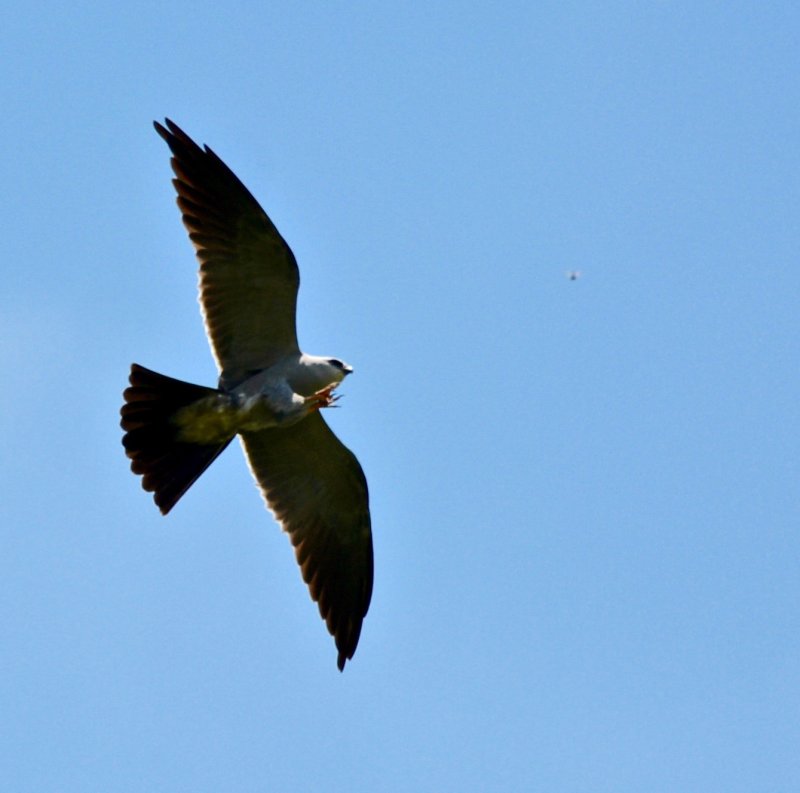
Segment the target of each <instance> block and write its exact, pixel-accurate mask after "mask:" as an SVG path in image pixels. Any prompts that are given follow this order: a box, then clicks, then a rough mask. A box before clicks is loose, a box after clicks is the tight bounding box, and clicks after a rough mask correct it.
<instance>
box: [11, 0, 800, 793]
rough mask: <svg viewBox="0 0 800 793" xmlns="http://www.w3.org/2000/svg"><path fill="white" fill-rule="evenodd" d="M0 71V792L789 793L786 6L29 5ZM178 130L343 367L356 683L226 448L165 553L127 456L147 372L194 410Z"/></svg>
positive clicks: (794, 547) (200, 350)
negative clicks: (231, 177) (268, 229)
mask: <svg viewBox="0 0 800 793" xmlns="http://www.w3.org/2000/svg"><path fill="white" fill-rule="evenodd" d="M0 49H1V50H2V52H3V67H2V72H1V73H0V99H1V100H2V114H0V136H1V137H2V146H0V162H1V172H2V178H3V189H2V191H0V209H1V210H2V224H3V229H4V234H3V236H4V239H5V248H4V251H3V256H2V262H3V264H2V268H3V296H4V300H3V305H2V309H0V366H1V367H2V372H3V376H4V388H3V396H2V398H1V399H2V411H0V429H1V430H2V436H1V437H2V444H3V450H2V455H1V456H0V459H1V460H2V463H0V464H1V465H2V469H3V470H2V491H3V497H2V499H0V635H1V636H2V644H1V645H0V713H1V714H2V718H1V719H0V730H1V731H2V732H0V788H2V789H3V790H8V791H15V793H28V792H29V791H30V792H31V793H33V792H34V791H35V793H42V792H43V791H59V793H62V792H63V791H80V792H81V793H83V792H84V791H86V792H90V791H98V792H100V791H102V792H103V793H107V792H108V791H113V792H114V793H116V792H117V791H120V792H122V793H128V792H129V791H130V792H131V793H134V792H135V793H140V792H141V791H148V793H162V792H163V793H175V792H176V791H187V792H191V793H212V791H213V792H216V791H235V792H239V791H242V792H243V793H250V792H252V793H257V792H259V791H326V792H332V793H336V792H337V791H348V793H368V792H369V793H375V792H377V793H382V792H383V791H386V792H387V793H393V792H394V791H398V792H400V791H422V792H427V791H430V792H431V793H434V792H435V793H447V792H449V791H459V793H461V792H462V791H473V790H474V791H546V792H547V793H597V792H598V791H609V793H612V792H613V793H642V792H643V791H646V792H647V793H659V792H661V791H663V792H664V793H674V792H675V791H680V793H694V792H695V791H697V793H709V791H724V793H739V792H741V793H754V791H756V792H758V793H760V792H761V791H764V792H765V793H767V792H768V793H796V791H798V790H800V751H798V747H800V533H799V529H800V503H799V502H800V499H799V498H798V493H799V492H800V490H799V485H800V464H798V444H799V442H800V419H799V418H798V402H799V401H800V388H798V386H799V385H800V383H799V382H798V380H799V378H798V356H799V355H800V343H799V342H800V323H799V322H798V302H799V300H800V272H799V271H798V262H799V257H798V254H799V253H800V221H799V216H800V215H799V210H800V147H799V146H798V143H799V142H800V77H799V76H798V75H799V74H800V72H799V69H798V67H800V7H799V6H798V4H797V3H796V2H769V1H767V2H725V3H721V2H703V1H702V0H701V1H698V0H693V1H692V2H688V0H687V1H686V2H669V1H664V2H646V1H645V0H641V1H638V2H561V1H559V2H541V3H539V2H537V3H532V2H509V3H500V4H497V3H454V2H450V3H448V2H432V3H424V4H423V3H412V4H389V3H384V4H381V3H297V2H277V3H265V2H232V3H220V2H213V3H212V2H206V1H205V0H194V1H193V2H191V3H189V2H186V1H185V0H175V2H169V3H164V2H162V1H161V0H159V2H137V3H130V4H127V6H125V7H123V5H122V4H116V3H100V2H82V1H81V0H77V1H76V2H73V3H54V2H42V3H30V4H26V3H15V4H13V5H12V4H7V5H6V8H5V10H4V12H3V24H2V27H1V28H0ZM164 116H170V117H171V118H173V119H174V120H175V121H176V122H178V123H179V124H180V125H181V126H183V127H184V128H185V129H186V131H187V132H188V133H189V134H191V135H192V136H194V137H196V138H197V139H198V140H200V141H202V142H205V143H208V144H210V145H211V146H212V147H213V148H214V149H215V150H216V151H217V152H218V153H219V154H220V155H221V156H222V157H223V158H224V159H225V160H226V161H227V162H228V164H229V165H230V166H231V167H232V168H233V169H234V170H235V171H236V172H237V173H238V174H239V175H240V176H241V177H242V179H243V180H244V182H245V183H246V184H247V185H248V187H249V188H250V189H251V190H252V192H253V193H254V194H255V195H256V197H257V198H258V199H259V200H260V201H261V203H262V204H263V206H264V207H265V209H266V210H267V211H268V212H269V213H270V215H271V217H272V218H273V220H274V221H275V223H276V225H277V226H278V228H279V229H280V230H281V232H282V233H283V235H284V236H285V237H286V239H287V240H288V241H289V243H290V244H291V246H292V248H293V250H294V252H295V254H296V256H297V258H298V261H299V263H300V268H301V273H302V279H303V283H302V287H301V292H300V307H299V317H298V321H299V329H300V337H301V343H302V345H303V347H304V349H306V350H307V351H309V352H312V353H319V354H330V355H335V356H337V357H340V358H342V359H344V360H346V361H348V362H349V363H351V364H352V365H353V366H354V367H355V374H354V375H353V376H352V377H350V378H348V380H347V383H346V384H345V387H344V388H343V393H344V395H345V396H344V398H343V399H342V402H341V406H342V409H341V410H338V411H334V412H332V413H329V416H328V418H329V420H330V423H331V424H332V426H333V427H334V429H335V431H336V432H337V433H338V434H339V435H340V437H341V438H342V439H343V440H344V442H345V443H346V444H347V445H348V446H349V447H350V448H352V449H353V451H354V452H355V453H356V454H357V455H358V457H359V459H360V460H361V461H362V464H363V466H364V469H365V471H366V474H367V477H368V480H369V484H370V489H371V496H372V515H373V524H374V534H375V554H376V578H375V591H374V596H373V600H372V607H371V610H370V613H369V615H368V617H367V619H366V621H365V623H364V630H363V634H362V638H361V643H360V646H359V648H358V652H357V653H356V656H355V658H354V660H353V661H352V663H350V664H348V666H347V668H346V669H345V671H344V673H343V674H340V673H339V672H338V671H337V669H336V654H335V650H334V647H333V643H332V641H331V639H330V637H329V636H328V634H327V632H326V631H325V628H324V625H323V623H322V622H321V621H320V619H319V617H318V615H317V612H316V607H315V606H314V605H313V604H312V603H311V601H310V599H309V597H308V594H307V590H306V588H305V586H304V585H303V584H302V581H301V579H300V575H299V572H298V570H297V567H296V564H295V561H294V558H293V554H292V553H291V550H290V547H289V543H288V541H287V538H286V537H285V536H284V535H282V534H281V532H280V531H279V529H278V527H277V525H276V524H275V523H274V521H273V519H272V518H271V516H270V515H269V514H268V513H267V512H266V511H265V509H264V507H263V505H262V502H261V498H260V496H259V494H258V492H257V490H256V488H255V487H254V485H253V482H252V479H251V477H250V475H249V472H248V471H247V468H246V465H245V462H244V458H243V455H242V453H241V450H240V448H239V447H238V445H232V446H231V447H230V448H229V449H228V450H227V451H226V452H225V454H224V455H223V457H222V458H220V459H219V460H218V461H217V462H216V463H215V464H214V465H213V467H212V468H211V469H210V470H209V471H208V472H207V473H206V474H205V475H204V476H203V478H202V479H201V480H200V481H199V482H198V483H197V484H196V485H195V486H194V488H193V489H192V490H191V491H190V492H189V493H188V494H187V496H186V497H185V498H184V500H183V501H182V502H181V503H180V504H179V505H178V507H177V508H176V509H175V510H174V511H173V513H172V514H170V515H169V516H168V517H167V518H163V517H161V515H160V514H159V513H158V511H157V510H156V508H155V506H154V505H153V503H152V500H151V498H150V497H149V495H147V494H146V493H144V492H143V491H142V490H141V488H140V485H139V481H138V479H137V478H136V477H134V476H133V475H132V474H131V473H130V471H129V468H128V462H127V460H126V458H125V456H124V454H123V451H122V447H121V445H120V437H121V431H120V429H119V426H118V421H119V416H118V411H119V406H120V403H121V391H122V389H123V387H124V386H125V383H126V378H127V372H128V367H129V365H130V363H131V362H132V361H137V362H139V363H141V364H143V365H145V366H148V367H152V368H154V369H156V370H158V371H162V372H165V373H167V374H171V375H173V376H176V377H180V378H183V379H187V380H191V381H193V382H199V383H204V384H212V383H214V381H215V378H216V371H215V368H214V364H213V361H212V358H211V356H210V354H209V351H208V347H207V343H206V340H205V337H204V333H203V329H202V324H201V321H200V318H199V313H198V310H197V304H196V287H195V284H196V276H195V273H196V265H195V261H194V257H193V253H192V250H191V247H190V245H189V243H188V241H187V239H186V236H185V232H184V230H183V227H182V226H181V224H180V221H179V216H178V211H177V209H176V207H175V205H174V195H173V190H172V187H171V185H170V181H169V180H170V176H171V174H170V171H169V165H168V153H167V149H166V146H165V145H164V143H163V141H161V140H160V139H159V138H158V136H157V135H156V134H155V132H154V131H153V129H152V120H153V119H156V118H158V119H161V118H163V117H164ZM570 270H580V271H581V273H582V275H581V277H580V278H578V279H577V280H574V281H573V280H569V279H568V278H567V276H566V273H567V272H568V271H570Z"/></svg>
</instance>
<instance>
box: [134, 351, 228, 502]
mask: <svg viewBox="0 0 800 793" xmlns="http://www.w3.org/2000/svg"><path fill="white" fill-rule="evenodd" d="M216 393H218V392H217V391H216V390H215V389H213V388H206V387H205V386H200V385H192V384H191V383H185V382H183V381H182V380H175V379H173V378H172V377H166V376H165V375H163V374H158V373H157V372H153V371H151V370H150V369H145V368H144V366H139V365H138V364H133V365H132V366H131V375H130V387H129V388H126V389H125V392H124V393H123V397H124V399H125V404H124V405H123V406H122V410H121V411H120V413H121V414H122V421H121V422H120V423H121V425H122V429H124V430H125V435H124V437H123V438H122V445H123V446H124V447H125V452H126V454H127V455H128V457H130V459H131V470H132V471H133V472H134V473H135V474H140V475H141V477H142V487H143V488H144V489H145V490H147V491H148V492H152V493H153V499H154V501H155V502H156V504H157V506H158V508H159V509H160V510H161V512H162V513H163V514H164V515H166V514H167V513H168V512H169V511H170V510H171V509H172V508H173V507H174V506H175V504H177V503H178V500H179V499H180V497H181V496H182V495H183V494H184V493H185V492H186V491H187V490H188V489H189V488H190V487H191V486H192V484H193V483H194V482H195V480H196V479H197V478H198V477H199V476H200V474H202V473H203V471H205V470H206V468H208V466H209V465H211V463H212V462H214V460H215V459H216V458H217V456H218V455H219V454H220V453H221V452H222V450H223V449H224V448H225V447H226V446H227V445H228V444H229V443H230V442H231V438H227V439H224V440H222V441H220V442H215V443H208V444H201V443H190V442H187V441H185V440H182V439H181V437H180V432H181V428H180V426H179V425H178V424H177V423H176V421H175V415H176V414H177V413H178V411H180V410H181V409H182V408H185V407H187V406H188V405H191V404H194V403H195V402H197V401H198V400H200V399H204V398H206V397H208V396H210V395H212V394H216Z"/></svg>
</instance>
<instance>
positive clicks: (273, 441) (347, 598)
mask: <svg viewBox="0 0 800 793" xmlns="http://www.w3.org/2000/svg"><path fill="white" fill-rule="evenodd" d="M241 438H242V443H243V445H244V449H245V453H246V454H247V459H248V462H249V464H250V469H251V470H252V472H253V476H255V478H256V480H257V482H258V484H259V485H260V487H261V491H262V493H263V494H264V498H265V499H266V501H267V505H268V506H269V508H270V509H271V510H272V512H274V513H275V517H276V518H277V519H278V520H279V521H280V523H281V525H282V526H283V529H284V530H285V531H286V532H288V534H289V536H290V538H291V541H292V545H294V548H295V555H296V557H297V562H298V564H299V565H300V568H301V570H302V573H303V579H304V580H305V582H306V583H307V584H308V587H309V589H310V591H311V597H312V598H313V599H314V600H315V601H316V602H317V603H318V605H319V611H320V614H321V615H322V618H323V619H324V620H325V622H326V624H327V626H328V631H329V632H330V633H331V635H332V636H333V637H334V639H335V641H336V648H337V649H338V651H339V658H338V661H337V663H338V666H339V669H344V665H345V662H346V661H347V660H348V659H350V658H352V657H353V653H354V652H355V651H356V645H357V644H358V637H359V635H360V634H361V623H362V621H363V619H364V617H365V615H366V613H367V609H368V608H369V601H370V598H371V596H372V531H371V529H370V518H369V496H368V493H367V480H366V479H365V478H364V473H363V471H362V470H361V466H360V465H359V463H358V460H357V459H356V457H355V455H354V454H353V453H352V452H351V451H350V450H349V449H347V448H346V447H345V446H344V445H343V444H342V443H341V441H339V439H338V438H337V437H336V436H335V435H334V434H333V432H332V431H331V429H330V428H329V427H328V425H327V424H326V423H325V420H324V419H323V418H322V416H320V414H319V413H314V414H313V415H311V416H308V417H307V418H305V419H303V420H302V421H299V422H298V423H297V424H294V425H292V426H290V427H286V428H281V429H267V430H262V431H260V432H243V433H242V434H241Z"/></svg>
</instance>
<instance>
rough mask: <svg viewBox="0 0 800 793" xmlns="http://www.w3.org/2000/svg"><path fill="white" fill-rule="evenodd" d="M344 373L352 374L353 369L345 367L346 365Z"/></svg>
mask: <svg viewBox="0 0 800 793" xmlns="http://www.w3.org/2000/svg"><path fill="white" fill-rule="evenodd" d="M344 373H345V374H353V367H352V366H347V364H345V367H344Z"/></svg>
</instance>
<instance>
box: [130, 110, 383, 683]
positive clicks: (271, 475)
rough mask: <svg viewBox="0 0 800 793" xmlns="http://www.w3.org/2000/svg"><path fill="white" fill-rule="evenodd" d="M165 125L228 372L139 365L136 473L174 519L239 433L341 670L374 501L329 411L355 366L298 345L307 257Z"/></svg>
mask: <svg viewBox="0 0 800 793" xmlns="http://www.w3.org/2000/svg"><path fill="white" fill-rule="evenodd" d="M155 128H156V131H157V132H158V134H159V135H160V136H161V137H162V138H163V139H164V140H165V141H166V143H167V145H168V146H169V148H170V151H171V152H172V159H171V163H172V170H173V171H174V173H175V176H176V178H175V179H173V184H174V185H175V190H176V191H177V194H178V199H177V201H178V206H179V208H180V210H181V213H182V216H183V223H184V226H186V230H187V231H188V232H189V238H190V240H191V241H192V243H193V244H194V248H195V252H196V254H197V258H198V259H199V261H200V279H199V280H200V306H201V310H202V313H203V319H204V320H205V326H206V332H207V334H208V338H209V342H210V344H211V350H212V352H213V354H214V358H215V359H216V362H217V367H218V368H219V373H220V374H219V383H218V387H217V388H207V387H205V386H198V385H192V384H191V383H185V382H183V381H181V380H175V379H173V378H171V377H166V376H164V375H161V374H157V373H156V372H153V371H151V370H149V369H145V368H144V367H143V366H139V365H138V364H133V365H132V367H131V373H130V387H129V388H127V389H126V390H125V392H124V399H125V404H124V405H123V407H122V411H121V413H122V422H121V424H122V428H123V429H124V430H125V435H124V437H123V440H122V442H123V445H124V447H125V451H126V453H127V455H128V457H129V458H130V459H131V469H132V470H133V472H134V473H136V474H139V475H141V476H142V487H143V488H144V489H145V490H147V491H150V492H152V493H153V494H154V496H153V497H154V500H155V502H156V504H157V505H158V507H159V509H160V510H161V512H162V513H163V514H165V515H166V514H167V513H168V512H169V511H170V510H171V509H172V507H174V506H175V504H176V503H177V501H178V500H179V499H180V498H181V496H182V495H183V494H184V493H185V492H186V491H187V490H188V489H189V487H190V486H191V485H192V484H193V483H194V482H195V480H196V479H197V478H198V477H199V476H200V474H202V473H203V471H205V469H206V468H207V467H208V466H209V465H210V464H211V463H212V462H213V461H214V460H215V459H216V458H217V456H218V455H219V454H220V453H221V452H222V451H223V449H225V447H226V446H227V445H228V444H229V443H230V441H231V440H232V439H233V437H234V436H235V435H237V434H238V435H239V437H240V439H241V442H242V445H243V446H244V451H245V455H246V457H247V461H248V463H249V465H250V469H251V471H252V472H253V476H254V477H255V479H256V481H257V482H258V485H259V486H260V488H261V491H262V493H263V495H264V498H265V500H266V503H267V506H268V508H269V509H270V510H271V511H272V512H273V513H274V515H275V517H276V518H277V520H278V521H279V523H280V524H281V526H282V528H283V529H284V530H285V531H286V532H287V533H288V534H289V537H290V539H291V542H292V545H293V546H294V549H295V555H296V558H297V562H298V564H299V565H300V568H301V571H302V575H303V579H304V580H305V582H306V583H307V584H308V587H309V590H310V592H311V597H312V598H313V599H314V600H315V601H316V602H317V604H318V605H319V611H320V614H321V615H322V618H323V619H324V620H325V622H326V624H327V627H328V630H329V631H330V633H331V635H332V636H333V637H334V640H335V642H336V648H337V650H338V659H337V665H338V667H339V669H340V670H341V669H344V665H345V663H346V661H347V660H348V659H351V658H352V657H353V653H354V652H355V650H356V646H357V644H358V638H359V635H360V633H361V623H362V621H363V619H364V616H365V615H366V613H367V609H368V608H369V602H370V597H371V595H372V568H373V561H372V533H371V529H370V515H369V500H368V494H367V482H366V479H365V478H364V473H363V471H362V470H361V466H360V465H359V464H358V460H357V459H356V458H355V456H354V455H353V454H352V452H350V451H349V450H348V449H347V448H346V447H345V446H344V445H343V444H342V443H341V442H340V441H339V439H338V438H337V437H336V435H334V434H333V432H332V431H331V430H330V428H329V427H328V425H327V424H326V423H325V420H324V419H323V418H322V416H321V414H320V409H321V408H326V407H329V406H331V405H332V404H333V403H334V402H335V401H336V398H337V397H336V395H335V394H334V389H335V388H336V386H337V385H338V384H339V383H340V382H341V381H342V380H343V379H344V378H345V377H346V376H347V375H348V374H350V372H352V369H351V367H350V366H348V365H347V364H345V363H343V362H342V361H340V360H338V359H337V358H328V357H320V356H314V355H306V354H305V353H303V352H301V350H300V347H299V345H298V342H297V333H296V329H295V309H296V304H297V289H298V286H299V283H300V277H299V274H298V269H297V262H296V261H295V258H294V255H293V254H292V251H291V250H290V248H289V246H288V245H287V244H286V242H285V241H284V240H283V238H282V237H281V235H280V234H279V233H278V230H277V229H276V228H275V226H274V225H273V224H272V221H271V220H270V219H269V217H267V214H266V213H265V212H264V210H263V209H262V208H261V207H260V206H259V204H258V202H257V201H256V200H255V198H253V196H252V195H251V194H250V192H249V191H248V190H247V188H246V187H245V186H244V185H243V184H242V183H241V182H240V181H239V179H238V178H237V177H236V175H235V174H234V173H233V171H231V170H230V168H228V167H227V165H225V163H224V162H222V160H221V159H220V158H219V157H217V155H216V154H214V152H213V151H211V149H210V148H208V146H205V147H203V148H201V147H200V146H198V145H197V144H196V143H195V142H194V141H193V140H192V139H191V138H190V137H189V136H188V135H187V134H186V133H185V132H183V130H181V129H180V128H179V127H178V126H177V125H176V124H174V123H173V122H172V121H170V120H169V119H167V120H166V127H164V126H162V125H161V124H159V123H158V122H155Z"/></svg>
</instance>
